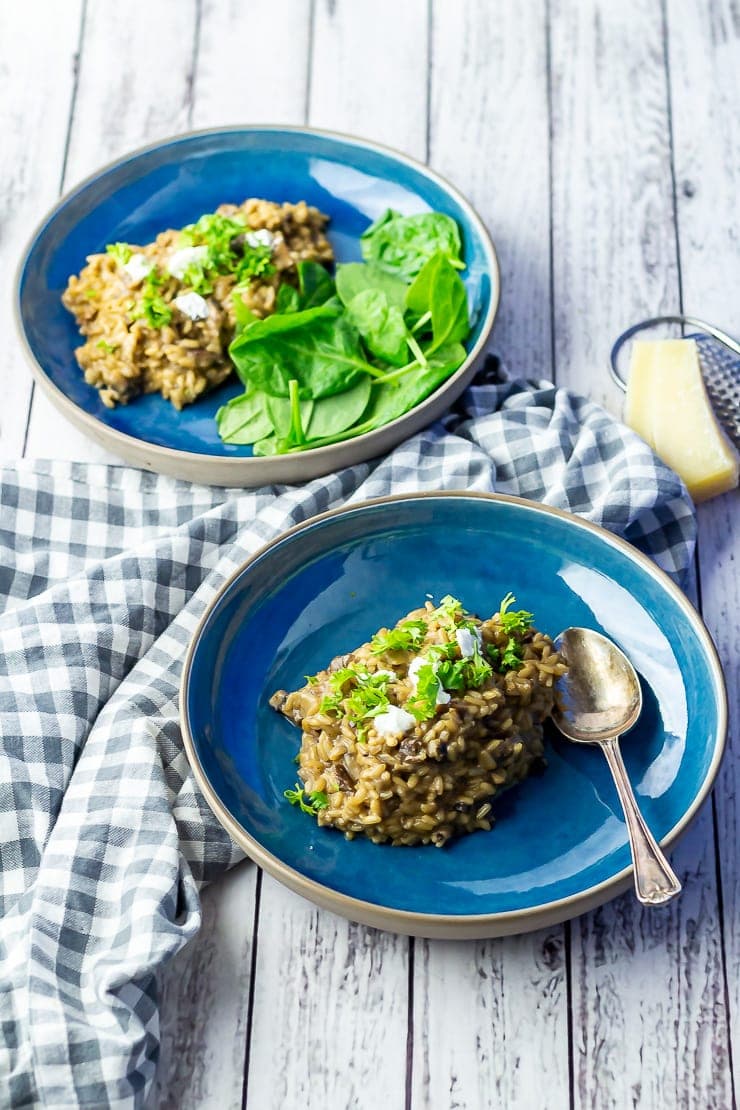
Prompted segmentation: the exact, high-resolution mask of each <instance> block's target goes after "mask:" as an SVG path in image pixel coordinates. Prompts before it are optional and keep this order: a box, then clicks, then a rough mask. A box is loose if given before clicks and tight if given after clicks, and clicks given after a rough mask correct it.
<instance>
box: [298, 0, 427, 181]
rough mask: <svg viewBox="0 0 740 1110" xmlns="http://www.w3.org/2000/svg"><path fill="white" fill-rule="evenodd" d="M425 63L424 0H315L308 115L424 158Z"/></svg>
mask: <svg viewBox="0 0 740 1110" xmlns="http://www.w3.org/2000/svg"><path fill="white" fill-rule="evenodd" d="M390 28H392V32H391V31H390V30H389V29H390ZM428 65H429V59H428V27H427V0H404V3H403V4H399V3H398V0H373V2H372V3H369V2H368V0H365V2H362V3H359V4H358V3H356V2H355V3H352V2H351V0H343V2H341V3H336V2H333V0H332V2H329V0H317V4H316V15H315V34H314V51H313V64H312V67H311V81H310V105H309V109H310V111H309V116H310V122H311V124H312V125H313V126H314V127H326V128H329V129H330V130H335V131H345V132H349V133H351V134H353V135H359V136H361V137H362V138H364V139H374V140H376V141H377V142H381V143H387V144H388V145H389V146H395V147H397V148H398V149H399V150H402V151H404V153H406V154H410V155H412V157H414V158H419V159H421V160H424V159H425V157H426V130H427V120H426V114H427V106H426V93H427V73H428Z"/></svg>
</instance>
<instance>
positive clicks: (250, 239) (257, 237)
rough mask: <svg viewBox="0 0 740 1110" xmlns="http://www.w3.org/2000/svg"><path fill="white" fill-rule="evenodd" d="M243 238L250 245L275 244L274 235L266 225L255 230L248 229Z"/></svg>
mask: <svg viewBox="0 0 740 1110" xmlns="http://www.w3.org/2000/svg"><path fill="white" fill-rule="evenodd" d="M244 238H245V240H246V242H247V244H248V246H250V247H274V246H275V236H274V235H273V234H272V232H271V231H268V230H267V228H266V227H261V228H259V229H258V230H257V231H248V232H247V234H246V235H245V236H244Z"/></svg>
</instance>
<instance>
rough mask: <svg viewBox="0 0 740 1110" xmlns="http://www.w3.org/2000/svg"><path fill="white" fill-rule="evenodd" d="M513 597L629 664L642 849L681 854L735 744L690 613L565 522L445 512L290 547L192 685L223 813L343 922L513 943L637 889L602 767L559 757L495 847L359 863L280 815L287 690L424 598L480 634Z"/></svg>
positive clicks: (602, 536)
mask: <svg viewBox="0 0 740 1110" xmlns="http://www.w3.org/2000/svg"><path fill="white" fill-rule="evenodd" d="M508 590H512V591H513V592H514V593H515V595H516V597H517V600H518V603H519V604H520V605H522V606H523V607H525V608H527V609H531V610H533V611H534V613H535V618H536V624H537V627H538V628H540V629H541V630H543V631H546V632H549V633H550V634H552V635H553V636H555V635H556V634H557V633H558V632H560V631H561V630H562V629H563V628H565V627H566V626H569V625H584V626H588V627H591V628H595V629H597V630H598V631H601V632H603V633H605V634H606V635H607V636H610V637H611V638H612V639H613V640H614V641H616V643H618V644H619V645H620V647H622V649H623V650H624V651H625V652H626V653H627V654H628V656H629V657H630V659H631V660H632V662H633V663H634V665H635V667H636V669H637V671H638V673H639V675H640V680H641V682H642V686H643V694H644V710H643V713H642V715H641V717H640V720H639V722H638V724H637V725H636V727H635V728H634V729H633V730H632V731H631V732H630V733H629V735H628V736H627V737H626V738H625V740H624V743H623V752H624V758H625V762H626V764H627V768H628V771H629V773H630V777H631V780H632V782H633V784H634V788H635V793H636V794H637V797H638V800H639V802H640V805H641V807H642V810H643V813H644V814H645V817H646V819H647V822H648V824H649V826H650V828H651V829H652V831H653V832H654V833H655V835H656V836H657V837H658V838H659V839H660V840H662V841H663V843H664V844H667V843H671V842H672V841H673V840H674V839H675V837H676V836H677V835H678V834H679V833H680V832H681V831H682V829H684V828H685V826H686V825H687V823H688V822H689V820H690V819H691V817H692V816H693V814H694V813H695V812H696V810H697V808H698V806H699V805H700V803H701V802H702V800H703V799H704V798H705V796H706V795H707V793H708V791H709V789H710V787H711V784H712V782H713V780H714V777H715V775H716V773H717V770H718V766H719V762H720V758H721V755H722V750H723V746H724V741H725V731H726V703H725V692H724V684H723V678H722V672H721V669H720V666H719V663H718V661H717V657H716V653H715V650H714V647H713V645H712V642H711V640H710V638H709V635H708V633H707V632H706V629H705V628H704V626H703V624H702V623H701V621H700V619H699V617H698V616H697V614H696V612H695V611H694V609H693V608H692V607H691V605H690V604H689V602H688V601H687V600H686V598H685V597H684V595H683V594H682V593H681V592H680V591H679V590H678V589H677V588H676V587H675V586H674V585H673V584H672V583H671V582H670V580H669V579H668V578H667V577H666V576H665V575H664V574H663V573H662V572H661V571H659V570H658V569H657V568H656V567H655V566H654V564H653V563H651V562H650V560H649V559H647V558H646V557H645V556H644V555H641V554H640V553H639V552H637V551H636V550H635V549H634V548H633V547H630V546H629V545H628V544H626V543H624V542H623V541H621V540H618V539H615V538H614V537H613V536H611V535H610V534H609V533H607V532H605V531H603V530H602V529H600V528H597V527H595V526H594V525H590V524H587V523H585V522H583V521H581V520H579V519H577V518H576V517H573V516H570V515H569V514H567V513H563V512H561V511H559V510H555V509H548V508H545V507H543V506H540V505H535V504H533V503H530V502H526V501H521V500H518V499H516V498H507V497H501V496H496V495H485V494H479V495H475V494H462V493H461V494H439V495H437V494H432V495H427V496H418V495H417V496H409V497H399V498H389V499H384V500H381V501H374V502H367V503H366V504H364V505H359V506H357V507H352V508H347V509H343V510H340V511H338V512H333V513H327V514H325V515H323V516H320V517H316V518H314V520H313V521H309V522H308V523H307V524H304V525H302V526H300V527H298V528H295V529H293V530H292V531H290V532H288V533H286V534H285V535H284V536H282V537H281V538H280V539H278V540H276V541H275V542H274V543H272V544H271V545H270V546H269V547H267V548H266V549H264V550H263V551H262V552H261V553H259V554H258V555H256V556H255V557H254V558H253V559H252V560H251V561H250V562H249V563H247V564H246V565H245V566H244V567H243V568H242V569H241V570H239V571H238V572H237V573H236V574H235V575H234V577H233V578H232V579H231V580H230V581H229V582H228V583H227V584H226V585H225V586H224V588H223V589H222V591H221V592H220V594H219V596H218V597H217V598H216V599H215V600H214V602H213V603H212V604H211V606H210V607H209V609H208V612H207V613H206V614H205V616H204V617H203V620H202V621H201V624H200V627H199V628H198V630H197V632H196V634H195V636H194V638H193V642H192V644H191V647H190V651H189V654H188V657H187V661H186V664H185V669H184V675H183V684H182V694H181V715H182V723H183V732H184V736H185V742H186V746H187V749H188V754H189V757H190V760H191V763H192V765H193V768H194V770H195V773H196V776H197V778H198V780H199V782H200V785H201V787H202V789H203V791H204V793H205V795H206V797H207V799H208V801H209V803H210V805H211V806H212V807H213V810H214V812H215V813H216V815H217V817H218V818H219V819H220V820H221V821H222V823H223V824H224V825H225V827H226V828H227V829H228V831H229V832H230V833H231V835H232V836H233V837H234V839H235V840H236V841H237V842H238V843H240V844H241V845H242V847H243V848H244V849H245V851H246V852H247V853H248V854H249V855H250V856H252V857H253V858H254V859H255V860H256V861H257V862H258V863H260V864H261V865H262V866H264V867H265V868H266V869H267V870H268V871H270V872H271V873H272V874H274V875H275V876H276V877H277V878H279V879H281V880H282V881H283V882H285V883H286V884H287V885H288V886H290V887H292V888H293V889H295V890H297V891H299V892H300V893H302V894H304V895H305V896H306V897H308V898H311V899H312V900H313V901H315V902H318V903H319V904H321V905H324V906H326V907H329V908H330V909H333V910H335V911H336V912H338V913H341V914H344V915H345V916H347V917H350V918H353V919H354V920H358V921H363V922H365V923H367V924H371V925H376V926H379V927H381V928H387V929H391V930H395V931H398V932H407V933H414V934H418V935H423V936H452V937H463V936H469V937H470V936H476V937H478V936H495V935H499V934H503V933H508V932H522V931H526V930H528V929H534V928H538V927H540V926H542V925H546V924H551V923H554V922H556V921H560V920H563V919H565V918H567V917H572V916H574V915H575V914H577V913H580V912H582V911H584V910H586V909H588V908H590V907H592V906H594V905H597V904H599V903H601V902H604V901H606V900H607V899H608V898H610V897H612V896H613V895H614V894H615V893H617V892H618V891H620V890H622V889H624V888H625V887H626V886H627V885H628V883H629V881H630V873H631V867H630V855H629V848H628V843H627V835H626V827H625V824H624V821H623V818H622V815H621V810H620V808H619V803H618V800H617V797H616V793H615V791H614V787H613V785H612V782H611V779H610V776H609V772H608V770H607V767H606V763H605V761H604V759H603V756H602V755H601V753H600V752H599V751H598V750H597V749H596V748H590V747H584V746H580V745H575V744H569V743H568V742H567V741H564V740H562V739H560V738H559V737H557V736H555V735H551V736H550V738H549V739H548V752H547V758H548V762H549V767H548V769H547V771H546V773H545V774H544V775H543V776H542V777H541V778H533V779H530V780H528V781H527V782H525V783H523V784H522V785H520V786H518V787H516V788H515V789H512V790H511V791H509V792H508V793H506V794H505V795H503V796H502V797H501V798H500V799H499V800H498V802H497V803H496V805H495V809H494V813H495V815H496V817H497V824H496V826H495V828H494V829H493V830H492V831H491V832H490V833H475V834H473V835H471V836H466V837H462V838H460V839H459V840H455V841H453V842H451V843H450V844H449V845H448V846H447V847H445V848H444V849H441V850H440V849H436V848H433V847H413V848H408V847H404V848H394V847H390V846H387V845H375V844H372V843H371V842H370V841H367V840H364V839H363V838H358V839H356V840H354V841H348V840H345V839H344V837H343V836H342V835H341V834H340V833H339V832H337V831H335V830H333V829H326V828H323V829H322V828H319V827H318V826H317V825H316V823H315V822H314V821H313V819H312V818H311V817H309V816H306V815H305V814H303V813H301V812H299V811H298V810H296V809H294V808H292V807H291V806H289V805H288V804H287V803H286V802H285V800H284V799H283V791H284V790H285V788H286V787H290V786H292V785H293V783H294V782H295V779H296V768H295V766H294V763H293V759H294V757H295V755H296V754H297V752H298V748H299V743H300V734H299V732H298V730H297V729H296V728H295V727H294V726H292V725H291V724H290V723H289V722H288V721H287V720H286V719H285V718H284V717H282V716H280V715H278V714H277V713H276V712H275V711H274V710H272V709H271V708H270V707H269V705H268V698H269V697H270V695H271V694H272V693H273V692H274V691H275V690H277V689H281V688H282V689H294V688H296V687H297V686H300V685H302V684H303V676H304V675H306V674H310V673H312V672H314V671H317V670H319V669H320V668H321V667H323V666H325V665H326V664H327V663H328V662H329V660H330V659H331V658H332V657H333V656H335V655H337V654H340V653H343V652H346V651H348V650H351V649H352V648H354V647H356V646H358V645H359V644H360V643H362V642H364V641H366V640H367V639H369V637H370V636H371V635H372V633H373V632H375V631H376V629H377V628H378V627H380V626H381V625H389V624H392V623H393V622H394V621H395V620H397V619H398V618H399V617H400V616H402V615H403V614H404V613H406V612H408V610H410V609H412V608H415V607H417V606H419V605H420V604H423V602H424V599H425V595H426V594H427V593H430V594H432V595H433V596H434V597H435V598H437V599H439V598H440V597H442V596H443V595H444V594H447V593H452V594H454V595H455V596H456V597H459V598H460V599H461V600H462V602H463V604H464V605H465V606H466V607H467V608H468V609H470V610H472V611H474V612H477V613H479V614H481V615H486V614H490V613H491V612H493V611H494V610H495V609H496V608H497V607H498V604H499V601H500V599H501V598H502V597H503V596H504V594H505V593H506V592H507V591H508ZM553 731H554V730H553Z"/></svg>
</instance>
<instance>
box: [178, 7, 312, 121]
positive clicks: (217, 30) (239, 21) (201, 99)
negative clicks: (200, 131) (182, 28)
mask: <svg viewBox="0 0 740 1110" xmlns="http://www.w3.org/2000/svg"><path fill="white" fill-rule="evenodd" d="M309 35H310V4H309V3H307V2H306V0H249V3H248V4H245V3H244V2H243V0H205V3H204V4H203V14H202V19H201V30H200V45H199V51H198V64H197V68H196V73H195V84H194V90H193V92H194V104H193V109H194V110H193V125H194V126H195V127H220V126H222V125H223V124H228V123H290V124H301V123H303V117H304V113H305V103H306V82H307V79H308V64H309V58H310V50H309Z"/></svg>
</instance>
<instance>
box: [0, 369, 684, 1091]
mask: <svg viewBox="0 0 740 1110" xmlns="http://www.w3.org/2000/svg"><path fill="white" fill-rule="evenodd" d="M494 375H495V368H493V373H492V364H491V363H489V367H488V372H487V375H486V371H484V373H483V374H482V375H481V376H479V378H478V379H477V380H476V383H475V384H474V386H473V387H471V388H470V389H469V390H468V391H467V393H466V394H465V395H464V396H463V398H462V400H461V402H460V403H459V404H458V405H457V406H456V408H455V409H454V410H453V411H452V412H451V413H449V414H448V415H447V416H446V417H445V419H444V420H443V421H441V422H438V423H437V424H434V425H433V426H432V427H430V428H428V429H427V430H426V431H424V432H422V433H421V434H419V435H417V436H414V437H413V438H412V439H410V440H408V441H407V442H405V443H403V444H402V445H401V446H400V447H398V448H397V449H396V450H395V451H393V452H392V454H390V455H389V456H388V457H386V458H383V459H379V460H375V461H373V462H371V463H366V464H362V465H359V466H355V467H352V468H350V469H347V470H343V471H341V472H340V473H338V474H334V475H331V476H329V477H327V478H321V479H318V480H316V481H312V482H309V483H307V484H306V485H304V486H295V487H289V486H271V487H266V488H263V489H259V490H257V491H251V492H250V491H246V492H245V491H243V490H222V489H212V488H208V487H204V486H191V485H188V484H186V483H183V482H177V481H174V480H172V479H168V478H164V477H158V476H154V475H150V474H145V473H141V472H138V471H135V470H130V469H126V468H123V467H107V466H102V465H83V464H75V463H64V462H56V463H55V462H51V463H29V462H21V463H19V464H18V465H15V466H12V467H7V468H5V469H4V470H2V471H0V481H1V486H0V545H1V547H2V565H1V566H0V594H1V595H2V597H1V600H0V607H1V608H0V725H1V730H2V738H1V740H0V864H1V873H0V906H1V907H2V914H3V916H2V919H1V920H0V1021H1V1022H2V1034H3V1036H2V1044H1V1045H0V1100H2V1101H3V1104H5V1105H9V1106H13V1107H21V1106H24V1107H26V1106H38V1105H41V1106H46V1107H52V1108H54V1110H60V1108H62V1107H71V1106H80V1105H83V1106H96V1107H104V1106H111V1107H124V1106H126V1107H128V1106H141V1105H143V1103H144V1100H145V1098H146V1094H147V1091H148V1089H149V1087H150V1085H151V1082H152V1079H153V1076H154V1071H155V1067H156V1061H157V1054H158V1029H159V1025H158V1011H157V979H156V975H157V971H158V969H159V968H161V967H162V966H163V965H164V964H165V963H166V961H168V960H169V959H170V958H171V957H172V956H173V955H174V954H175V953H176V952H177V951H178V950H179V949H180V948H182V947H183V945H184V944H185V943H186V941H187V940H188V939H189V938H190V937H192V936H193V935H194V934H195V932H196V931H197V929H198V926H199V922H200V910H199V898H198V889H199V887H200V885H201V884H203V883H205V882H208V881H210V880H212V879H214V878H215V877H216V876H217V875H219V874H220V873H221V872H222V871H224V870H225V869H226V868H227V867H230V866H231V865H232V864H234V863H235V862H236V861H237V860H238V859H239V858H240V853H239V851H238V850H237V848H236V847H235V846H234V845H233V844H232V843H231V841H230V840H229V838H228V836H227V835H226V834H225V833H224V832H223V830H222V829H221V827H220V826H219V825H218V823H217V822H216V820H215V818H214V817H213V816H212V815H211V813H210V811H209V810H208V809H207V807H206V804H205V802H204V801H203V799H202V798H201V797H200V795H199V793H198V790H197V789H196V786H195V784H194V781H193V778H192V776H191V774H190V772H189V768H188V764H187V761H186V758H185V755H184V754H183V749H182V743H181V738H180V730H179V726H178V707H177V700H178V682H179V678H180V672H181V667H182V660H183V655H184V652H185V648H186V646H187V643H188V640H189V638H190V635H191V633H192V631H193V629H194V627H195V625H196V622H197V620H198V618H199V617H200V615H201V614H202V612H203V610H204V608H205V606H206V604H207V603H208V601H209V600H210V599H211V598H212V597H213V595H214V593H215V591H216V590H217V589H218V587H219V586H220V585H221V583H222V582H223V581H224V579H225V578H226V577H227V576H228V575H229V574H231V572H232V571H233V570H234V569H235V568H236V567H237V566H238V565H239V564H240V563H241V562H243V561H244V560H245V559H246V558H247V557H248V556H249V555H250V554H251V553H252V552H253V551H255V549H256V548H258V547H260V546H261V545H263V544H264V543H265V542H266V541H268V540H270V539H271V538H273V537H274V536H277V535H278V534H279V533H280V532H281V531H283V530H284V529H286V528H288V527H290V526H291V525H294V524H296V523H298V522H300V521H303V520H306V519H307V518H308V517H310V516H312V515H313V514H315V513H317V512H321V511H323V510H325V509H328V508H331V507H333V506H337V505H341V504H345V503H347V502H353V501H360V500H363V499H365V498H369V497H377V496H381V495H383V494H389V493H400V492H413V491H417V490H444V489H468V490H498V491H499V492H504V493H513V494H519V495H522V496H524V497H528V498H533V499H535V500H538V501H543V502H544V503H546V504H548V505H555V506H558V507H560V508H563V509H570V510H571V511H573V512H576V513H580V514H582V515H583V516H584V517H587V518H588V519H589V520H592V521H596V522H597V523H599V524H602V525H604V526H605V527H607V528H609V529H611V530H612V531H614V532H618V533H620V534H621V535H623V536H626V537H627V539H629V540H631V541H632V542H633V543H635V544H636V545H637V546H638V547H640V548H642V550H643V551H646V552H647V553H648V554H650V555H651V556H652V557H653V558H654V559H655V561H656V562H657V563H658V564H659V565H660V566H661V567H663V568H664V569H665V570H666V571H668V573H669V574H670V575H672V576H673V577H674V578H677V579H680V578H681V576H682V575H683V574H684V572H685V571H686V569H687V567H688V565H689V562H690V560H691V556H692V551H693V546H694V536H695V524H694V515H693V508H692V505H691V502H690V500H689V498H688V495H687V494H686V491H685V489H684V487H683V486H682V484H681V483H680V481H679V479H678V478H677V477H676V476H675V475H674V474H673V473H672V472H671V471H669V470H668V469H666V468H665V467H664V466H663V465H662V464H661V463H660V462H659V461H658V460H657V459H656V457H655V456H654V455H653V454H652V452H651V451H650V450H649V448H648V447H646V446H645V444H643V443H642V441H641V440H639V439H638V438H637V437H636V436H635V435H634V434H633V433H632V432H630V431H629V430H628V429H626V428H624V427H622V426H621V425H620V424H618V423H617V422H615V421H614V420H613V419H612V418H611V417H610V416H608V415H607V414H606V413H605V412H604V411H603V410H602V409H600V408H598V407H597V406H596V405H594V404H592V403H590V402H588V401H586V400H584V399H582V398H579V397H576V396H574V395H572V394H569V393H566V392H565V391H563V390H559V389H556V388H554V387H553V386H552V385H550V384H548V383H546V382H543V383H539V384H533V383H524V382H508V383H501V382H500V381H498V380H497V379H496V378H495V376H494Z"/></svg>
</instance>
